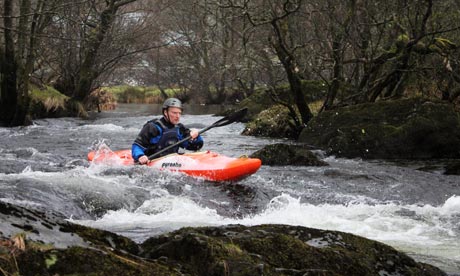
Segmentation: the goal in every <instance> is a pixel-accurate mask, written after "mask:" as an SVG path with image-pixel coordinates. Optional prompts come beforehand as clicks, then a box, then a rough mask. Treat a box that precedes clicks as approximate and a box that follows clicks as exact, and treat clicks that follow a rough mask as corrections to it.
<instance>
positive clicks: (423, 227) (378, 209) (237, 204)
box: [0, 105, 460, 275]
mask: <svg viewBox="0 0 460 276" xmlns="http://www.w3.org/2000/svg"><path fill="white" fill-rule="evenodd" d="M222 108H223V107H203V106H201V107H189V108H188V109H187V108H186V110H185V113H184V115H183V117H182V122H183V123H184V124H185V125H187V126H189V127H195V128H199V129H200V128H204V127H206V126H209V125H211V124H212V123H213V122H215V121H217V120H218V119H220V118H221V117H215V116H212V115H211V114H213V113H214V112H217V111H220V110H221V109H222ZM187 110H188V113H187ZM151 114H153V115H151ZM158 114H160V112H159V107H158V106H153V105H149V106H147V105H120V106H119V108H117V109H116V110H114V111H110V112H103V113H100V114H94V116H92V117H93V118H92V119H89V120H83V119H78V118H59V119H43V120H36V121H34V124H33V125H31V126H27V127H17V128H0V200H2V201H5V202H10V203H13V204H17V205H22V206H26V207H32V208H45V209H47V210H52V211H56V212H60V213H62V214H64V215H65V216H66V217H68V219H69V220H70V221H72V222H75V223H79V224H83V225H88V226H91V227H96V228H101V229H105V230H109V231H112V232H116V233H119V234H121V235H124V236H127V237H129V238H132V239H133V240H135V241H138V242H141V241H143V240H145V239H147V238H148V237H151V236H154V235H158V234H162V233H167V232H169V231H173V230H176V229H179V228H181V227H185V226H219V225H228V224H243V225H248V226H249V225H258V224H266V223H276V224H289V225H301V226H306V227H313V228H320V229H331V230H339V231H344V232H349V233H353V234H357V235H360V236H364V237H367V238H370V239H374V240H378V241H381V242H383V243H386V244H388V245H391V246H393V247H395V248H396V249H398V250H401V251H403V252H405V253H407V254H408V255H410V256H412V257H413V258H414V259H416V260H417V261H422V262H426V263H429V264H433V265H435V266H438V267H440V268H441V269H443V270H444V271H445V272H447V273H448V274H450V275H460V249H459V248H460V176H448V175H443V174H442V172H443V171H442V169H440V167H438V166H436V162H430V164H428V165H429V166H427V164H422V163H416V162H405V163H399V164H396V163H391V162H384V161H363V160H360V159H344V158H336V157H333V156H324V154H323V153H322V152H320V151H318V152H316V153H317V154H318V155H319V156H321V158H322V159H323V160H324V161H326V162H327V163H329V166H327V167H291V166H283V167H276V166H262V167H261V169H260V170H259V171H258V172H257V173H256V174H254V175H252V176H250V177H248V178H246V179H243V180H240V181H238V182H235V183H219V184H216V183H212V182H207V181H204V180H199V179H193V178H190V177H187V176H184V175H181V174H173V173H166V172H160V171H155V170H152V169H151V168H148V167H144V166H133V167H123V166H119V165H107V164H105V165H104V164H98V165H96V164H90V163H88V162H87V161H86V155H87V153H88V151H90V150H92V149H98V148H101V147H104V148H106V147H109V148H110V149H112V150H116V149H124V148H130V146H131V143H132V141H133V140H134V139H135V137H136V135H137V133H138V132H139V130H140V128H141V127H142V125H143V124H144V123H145V122H146V121H147V120H149V119H151V118H152V117H155V116H158ZM243 129H244V124H241V123H234V124H231V125H228V126H224V127H218V128H213V129H211V130H209V131H207V132H205V133H204V134H203V138H204V140H205V146H204V147H203V150H211V151H216V152H219V153H221V154H225V155H227V156H231V157H239V156H242V155H249V154H251V153H253V152H254V151H256V150H258V149H261V148H262V147H263V146H265V145H267V144H273V143H279V142H287V143H289V141H283V140H277V139H266V138H255V137H247V136H242V135H240V133H241V132H242V130H243ZM422 167H424V168H425V169H423V170H420V168H422ZM427 168H428V169H427Z"/></svg>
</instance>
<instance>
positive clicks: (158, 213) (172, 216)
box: [77, 194, 460, 261]
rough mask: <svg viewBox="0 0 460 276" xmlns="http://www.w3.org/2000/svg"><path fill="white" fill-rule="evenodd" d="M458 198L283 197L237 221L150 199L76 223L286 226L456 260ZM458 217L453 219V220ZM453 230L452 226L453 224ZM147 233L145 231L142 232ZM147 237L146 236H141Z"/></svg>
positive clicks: (178, 200)
mask: <svg viewBox="0 0 460 276" xmlns="http://www.w3.org/2000/svg"><path fill="white" fill-rule="evenodd" d="M458 204H460V197H459V196H452V197H450V198H449V199H447V200H446V202H445V203H444V204H443V205H441V206H431V205H424V206H418V205H404V206H401V205H397V204H394V203H388V204H375V205H368V204H364V203H355V204H349V205H346V206H345V205H333V204H322V205H312V204H308V203H301V202H300V200H299V199H297V198H293V197H291V196H289V195H287V194H282V195H280V196H277V197H275V198H273V199H272V200H271V201H270V203H269V204H268V205H267V207H266V209H265V210H264V211H262V212H261V213H259V214H256V215H251V216H246V217H243V218H241V219H239V218H227V217H223V216H220V215H219V214H218V213H217V212H216V211H215V210H213V209H209V208H207V207H203V206H200V205H199V204H198V203H196V202H194V201H192V200H190V199H187V198H183V197H179V196H171V195H168V196H164V197H159V198H156V199H151V200H148V201H146V202H144V204H143V205H142V206H140V207H139V208H138V209H137V210H136V211H133V212H129V211H127V210H118V211H110V212H108V213H107V214H106V215H104V216H103V217H102V218H101V219H99V220H96V221H89V220H87V221H77V222H78V223H82V224H85V225H88V226H92V227H97V228H102V229H107V230H110V231H115V232H117V231H119V232H129V231H130V229H144V230H147V229H152V232H155V231H154V229H159V228H162V229H166V230H169V231H172V230H176V229H179V228H182V227H188V226H191V227H199V226H219V225H228V224H243V225H247V226H251V225H260V224H269V223H274V224H287V225H299V226H305V227H312V228H319V229H329V230H337V231H343V232H349V233H353V234H356V235H360V236H364V237H367V238H371V239H374V240H378V241H382V242H385V243H387V244H390V245H393V246H396V247H397V248H400V249H402V250H406V251H413V252H426V253H427V254H429V255H430V254H431V255H434V256H442V257H444V258H446V257H447V258H451V259H454V260H458V261H460V253H459V252H458V248H459V247H460V241H459V240H460V239H459V238H458V236H457V235H458V234H459V233H457V232H455V231H454V230H452V229H458V228H459V221H458V214H459V208H458ZM456 218H457V219H456ZM455 223H456V226H453V225H452V224H455ZM144 232H145V233H150V232H149V231H144ZM145 238H147V237H145Z"/></svg>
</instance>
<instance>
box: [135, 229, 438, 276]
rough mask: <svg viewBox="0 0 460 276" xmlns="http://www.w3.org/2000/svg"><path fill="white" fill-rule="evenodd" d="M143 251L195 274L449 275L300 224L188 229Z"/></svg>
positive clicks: (153, 240)
mask: <svg viewBox="0 0 460 276" xmlns="http://www.w3.org/2000/svg"><path fill="white" fill-rule="evenodd" d="M142 247H143V248H144V250H145V251H144V253H143V256H144V257H146V258H148V259H157V258H160V257H163V258H164V257H166V258H167V259H168V260H169V261H172V260H174V262H177V264H178V265H180V266H181V267H182V271H183V272H184V273H185V272H186V273H188V274H191V275H445V274H444V273H443V272H442V271H441V270H439V269H437V268H435V267H432V266H430V265H426V264H421V263H417V262H415V261H414V260H413V259H412V258H410V257H408V256H407V255H405V254H403V253H400V252H398V251H396V250H395V249H393V248H392V247H390V246H387V245H384V244H382V243H379V242H376V241H372V240H368V239H365V238H361V237H358V236H355V235H351V234H347V233H342V232H336V231H326V230H317V229H311V228H305V227H298V226H286V225H260V226H252V227H246V226H241V225H232V226H224V227H204V228H184V229H181V230H178V231H175V232H173V233H170V234H167V235H163V236H159V237H155V238H150V239H148V240H147V241H145V242H144V243H143V244H142Z"/></svg>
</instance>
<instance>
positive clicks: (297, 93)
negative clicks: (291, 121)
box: [271, 21, 313, 127]
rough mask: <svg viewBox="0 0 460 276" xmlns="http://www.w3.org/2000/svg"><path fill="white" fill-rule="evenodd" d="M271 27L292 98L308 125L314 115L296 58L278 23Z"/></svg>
mask: <svg viewBox="0 0 460 276" xmlns="http://www.w3.org/2000/svg"><path fill="white" fill-rule="evenodd" d="M271 25H272V27H273V29H274V31H275V38H274V41H272V44H273V47H274V49H275V51H276V54H277V56H278V58H279V60H280V61H281V64H283V68H284V70H285V72H286V75H287V78H288V82H289V85H290V88H291V93H292V96H293V97H294V100H295V104H296V106H297V109H298V110H299V113H300V117H301V119H302V124H303V125H306V124H307V123H308V122H309V121H310V120H311V119H312V118H313V114H312V113H311V111H310V108H309V107H308V104H307V101H306V100H305V95H304V93H303V91H302V82H301V78H300V76H299V74H298V73H297V68H296V63H295V58H294V56H293V55H292V54H291V53H290V52H289V50H288V49H287V48H286V46H285V45H284V39H283V37H284V35H283V33H282V31H281V29H280V27H279V26H278V23H277V21H272V23H271ZM298 127H302V126H298Z"/></svg>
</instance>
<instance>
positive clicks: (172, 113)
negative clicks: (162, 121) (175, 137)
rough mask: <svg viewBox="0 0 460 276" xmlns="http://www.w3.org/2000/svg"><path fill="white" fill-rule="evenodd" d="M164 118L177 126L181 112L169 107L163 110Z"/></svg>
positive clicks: (176, 108)
mask: <svg viewBox="0 0 460 276" xmlns="http://www.w3.org/2000/svg"><path fill="white" fill-rule="evenodd" d="M165 113H166V117H167V118H168V119H169V121H170V122H171V124H174V125H177V124H178V123H179V121H180V116H181V115H182V110H181V109H180V108H178V107H170V108H168V109H167V110H165Z"/></svg>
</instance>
